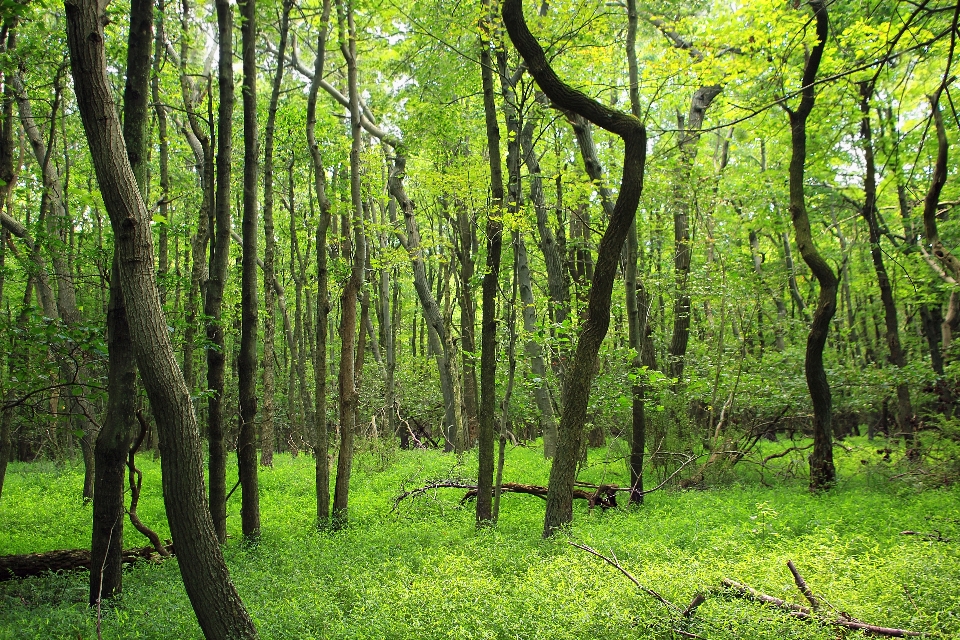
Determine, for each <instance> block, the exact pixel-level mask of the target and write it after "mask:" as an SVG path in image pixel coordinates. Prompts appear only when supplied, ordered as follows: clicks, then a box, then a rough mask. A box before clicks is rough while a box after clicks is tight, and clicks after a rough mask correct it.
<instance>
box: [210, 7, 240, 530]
mask: <svg viewBox="0 0 960 640" xmlns="http://www.w3.org/2000/svg"><path fill="white" fill-rule="evenodd" d="M215 5H216V9H217V33H218V38H219V41H220V42H219V55H220V59H219V61H218V63H217V76H218V79H219V87H220V88H219V91H220V105H219V107H218V112H217V145H216V146H217V159H216V188H215V194H214V197H215V203H214V209H215V218H216V220H215V223H214V224H213V225H211V226H212V229H211V243H210V262H209V265H210V266H209V269H208V277H207V287H206V298H205V300H204V303H203V314H204V315H205V316H206V317H207V342H208V346H207V389H209V392H210V395H209V396H208V399H207V446H208V448H209V454H208V455H209V460H208V468H209V471H210V512H211V514H212V515H213V526H214V527H215V528H216V531H217V538H218V539H219V540H220V542H224V541H225V540H226V539H227V448H226V444H225V443H224V434H223V431H224V428H223V392H224V376H225V371H226V353H225V349H226V342H225V340H224V334H223V324H222V322H221V312H222V311H223V290H224V286H225V285H226V280H227V262H228V259H229V257H230V169H231V165H232V163H233V142H232V140H231V138H232V137H233V107H234V101H235V91H234V86H233V9H232V8H231V6H230V3H229V2H228V1H227V0H217V1H216V2H215Z"/></svg>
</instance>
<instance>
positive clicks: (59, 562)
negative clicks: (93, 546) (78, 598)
mask: <svg viewBox="0 0 960 640" xmlns="http://www.w3.org/2000/svg"><path fill="white" fill-rule="evenodd" d="M163 549H164V551H165V552H166V555H167V556H170V555H173V553H174V549H173V545H172V544H167V545H164V547H163ZM121 557H122V562H124V563H126V564H132V563H134V562H136V561H137V560H156V559H158V558H160V557H161V556H160V554H158V553H157V551H156V549H154V548H153V547H150V546H147V547H140V548H139V549H125V550H124V551H123V552H122V554H121ZM80 569H87V570H89V569H90V550H89V549H60V550H57V551H46V552H44V553H27V554H22V555H13V556H0V582H3V581H5V580H19V579H21V578H30V577H32V576H39V575H40V574H43V573H46V572H48V571H78V570H80Z"/></svg>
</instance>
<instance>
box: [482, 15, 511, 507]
mask: <svg viewBox="0 0 960 640" xmlns="http://www.w3.org/2000/svg"><path fill="white" fill-rule="evenodd" d="M491 12H492V9H491V2H490V0H483V17H482V18H481V20H480V77H481V82H482V85H483V113H484V121H485V123H486V129H487V152H488V153H487V155H488V156H489V158H490V196H491V197H490V208H489V210H488V212H487V262H486V271H485V272H484V274H483V284H482V285H481V290H482V294H481V300H482V302H481V306H482V307H483V308H482V310H481V312H480V313H481V317H480V416H479V423H480V424H479V426H478V431H477V434H478V435H477V448H478V450H479V456H480V468H479V471H478V474H479V475H478V477H477V512H476V515H477V525H478V526H480V525H482V524H484V523H486V522H489V521H491V520H492V519H493V502H492V500H493V425H494V417H495V416H496V412H497V291H498V290H499V288H500V254H501V251H502V247H503V208H504V203H505V198H504V190H503V161H502V160H501V158H500V125H499V124H498V122H497V105H496V101H495V98H494V91H495V89H494V84H493V74H494V66H493V65H494V62H493V55H492V49H493V46H494V44H493V32H494V26H493V15H492V13H491Z"/></svg>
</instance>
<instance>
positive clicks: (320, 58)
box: [307, 0, 331, 526]
mask: <svg viewBox="0 0 960 640" xmlns="http://www.w3.org/2000/svg"><path fill="white" fill-rule="evenodd" d="M330 2H331V0H324V1H323V12H322V14H321V17H320V28H319V29H318V31H317V57H316V59H315V61H314V68H313V78H312V80H311V82H310V93H309V95H308V98H307V145H308V146H309V147H310V157H311V159H312V160H313V181H314V182H313V186H314V191H315V193H316V196H317V204H318V206H319V208H320V220H319V222H318V223H317V239H316V252H317V319H316V323H317V324H316V342H317V346H316V350H315V351H314V362H313V375H314V385H315V389H314V393H315V394H316V396H315V397H316V408H315V411H314V424H313V425H312V428H313V456H314V458H315V463H316V469H315V474H314V475H315V477H314V482H315V485H316V495H317V526H326V525H327V524H328V523H329V521H330V463H329V461H328V460H327V452H328V450H329V448H330V446H329V432H328V431H327V331H328V320H327V318H328V316H329V314H330V293H329V278H330V272H329V270H328V268H327V230H328V229H329V228H330V200H329V199H328V198H327V192H326V170H325V169H324V167H323V157H322V155H321V152H320V145H319V144H318V142H317V138H316V126H317V94H318V92H319V91H320V81H321V80H322V78H323V67H324V58H325V56H326V48H327V30H328V29H329V26H330Z"/></svg>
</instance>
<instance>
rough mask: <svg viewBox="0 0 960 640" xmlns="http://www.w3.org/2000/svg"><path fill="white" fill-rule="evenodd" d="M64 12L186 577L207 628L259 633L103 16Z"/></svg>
mask: <svg viewBox="0 0 960 640" xmlns="http://www.w3.org/2000/svg"><path fill="white" fill-rule="evenodd" d="M66 14H67V43H68V46H69V48H70V61H71V67H72V70H73V79H74V88H75V91H76V96H77V105H78V107H79V110H80V116H81V119H82V121H83V127H84V131H85V133H86V137H87V142H88V144H89V146H90V154H91V157H92V158H93V165H94V169H95V171H96V175H97V180H98V182H99V184H100V189H101V194H102V195H103V200H104V204H105V205H106V208H107V212H108V213H109V214H110V221H111V224H112V226H113V229H114V234H115V237H116V242H117V246H118V253H119V257H120V260H119V269H120V283H121V286H122V287H123V293H124V299H125V300H126V303H127V319H128V321H129V323H130V333H131V336H132V338H133V343H134V349H135V353H136V359H137V363H138V364H139V367H140V373H141V376H142V379H143V384H144V387H145V388H146V390H147V396H148V397H149V399H150V404H151V407H152V409H153V414H154V417H155V418H156V421H157V426H158V428H159V430H160V446H161V448H162V449H163V450H164V456H163V462H162V467H161V470H162V475H163V496H164V503H165V505H166V509H167V519H168V521H169V523H170V531H171V533H172V535H173V540H174V544H175V545H176V547H177V553H178V556H179V558H180V563H179V564H180V571H181V573H182V575H183V582H184V586H185V587H186V591H187V595H188V596H189V598H190V601H191V603H192V604H193V608H194V611H195V612H196V614H197V619H198V622H199V623H200V627H201V629H202V630H203V633H204V635H205V636H206V637H207V638H224V639H226V638H255V637H257V633H256V629H255V628H254V626H253V623H252V621H251V620H250V617H249V616H248V615H247V612H246V610H245V609H244V607H243V603H242V602H241V601H240V598H239V596H238V595H237V592H236V589H235V588H234V586H233V583H232V582H231V581H230V576H229V573H228V571H227V567H226V564H225V563H224V560H223V555H222V553H221V551H220V547H219V545H218V544H217V538H216V533H215V530H214V528H213V522H212V520H211V518H210V515H209V511H208V505H206V504H205V500H204V495H203V468H202V459H203V458H202V454H201V451H200V437H199V433H198V430H197V422H196V418H195V417H194V415H193V411H192V410H191V405H190V394H189V391H188V389H187V388H186V385H185V384H184V382H183V376H182V374H181V372H180V368H179V366H178V365H177V362H176V359H175V358H174V355H173V348H172V345H171V344H170V336H169V333H168V332H167V324H166V321H165V319H164V317H163V311H162V309H161V307H160V295H159V292H158V291H157V286H156V274H155V271H154V266H153V265H154V260H153V246H152V233H151V229H150V215H149V212H148V211H147V208H146V206H145V205H144V203H143V200H142V199H141V198H140V197H139V190H138V188H137V184H136V181H135V179H134V176H133V171H132V170H131V169H130V165H129V162H128V161H127V160H126V159H125V157H124V154H125V150H124V148H123V134H122V132H121V130H120V122H119V120H118V118H117V113H116V111H115V110H114V108H113V103H112V101H111V95H112V93H111V89H110V86H109V84H108V82H107V75H106V56H105V42H104V34H103V24H105V20H104V18H105V16H104V15H103V13H102V10H101V9H98V5H97V3H95V2H93V1H90V0H68V1H67V2H66Z"/></svg>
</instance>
